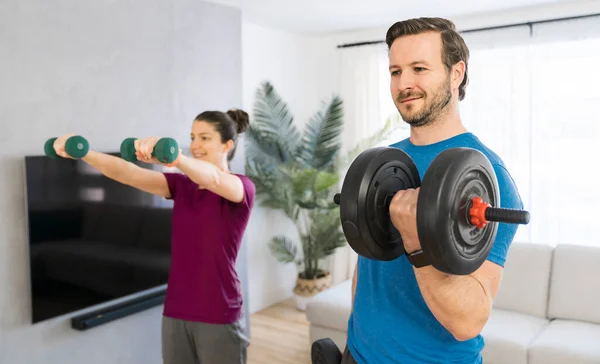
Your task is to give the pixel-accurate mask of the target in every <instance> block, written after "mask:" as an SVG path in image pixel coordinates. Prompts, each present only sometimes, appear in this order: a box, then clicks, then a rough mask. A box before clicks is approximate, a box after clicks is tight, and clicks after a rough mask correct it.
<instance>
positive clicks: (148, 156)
mask: <svg viewBox="0 0 600 364" xmlns="http://www.w3.org/2000/svg"><path fill="white" fill-rule="evenodd" d="M159 139H160V138H158V137H148V138H142V139H137V140H136V141H135V142H134V143H133V145H134V147H135V156H136V157H137V159H138V160H139V161H142V162H144V163H152V164H162V163H161V162H160V161H159V160H158V159H156V157H153V156H152V152H153V151H154V146H156V143H157V142H158V140H159Z"/></svg>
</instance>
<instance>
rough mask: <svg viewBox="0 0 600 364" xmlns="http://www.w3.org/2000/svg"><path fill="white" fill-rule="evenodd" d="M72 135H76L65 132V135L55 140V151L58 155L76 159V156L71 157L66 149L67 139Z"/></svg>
mask: <svg viewBox="0 0 600 364" xmlns="http://www.w3.org/2000/svg"><path fill="white" fill-rule="evenodd" d="M72 136H75V134H65V135H63V136H60V137H58V138H56V140H55V141H54V144H53V145H52V146H53V147H54V151H55V152H56V155H58V156H60V157H63V158H69V159H75V158H73V157H71V156H70V155H69V154H67V152H66V151H65V144H66V143H67V140H68V139H69V138H70V137H72Z"/></svg>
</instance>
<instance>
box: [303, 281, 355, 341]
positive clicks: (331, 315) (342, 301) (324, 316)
mask: <svg viewBox="0 0 600 364" xmlns="http://www.w3.org/2000/svg"><path fill="white" fill-rule="evenodd" d="M351 310H352V280H351V279H349V280H346V281H344V282H342V283H340V284H338V285H337V286H334V287H332V288H330V289H328V290H326V291H323V292H321V293H319V294H318V295H316V296H315V297H313V299H312V300H310V301H309V302H308V304H307V305H306V318H307V319H308V321H309V322H310V323H311V324H313V325H318V326H321V327H324V328H329V329H334V330H339V331H343V332H346V331H348V319H349V318H350V311H351Z"/></svg>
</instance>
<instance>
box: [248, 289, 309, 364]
mask: <svg viewBox="0 0 600 364" xmlns="http://www.w3.org/2000/svg"><path fill="white" fill-rule="evenodd" d="M250 335H251V338H250V340H251V343H250V346H249V347H248V364H275V363H277V364H311V360H310V344H309V340H308V321H307V320H306V315H305V314H304V312H302V311H298V310H297V309H296V306H295V305H294V301H293V300H291V299H290V300H286V301H283V302H280V303H277V304H275V305H273V306H271V307H267V308H266V309H264V310H262V311H259V312H257V313H255V314H253V315H252V316H251V317H250Z"/></svg>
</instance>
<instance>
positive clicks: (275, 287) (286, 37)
mask: <svg viewBox="0 0 600 364" xmlns="http://www.w3.org/2000/svg"><path fill="white" fill-rule="evenodd" d="M315 44H316V40H313V39H310V38H307V37H303V36H297V35H294V34H290V33H286V32H282V31H278V30H275V29H271V28H265V27H261V26H259V25H255V24H251V23H246V22H244V23H243V24H242V80H243V81H242V82H243V92H242V94H243V105H244V108H245V109H246V110H247V111H248V112H249V113H252V109H253V105H254V100H255V97H254V96H255V93H256V90H257V89H258V87H259V86H260V84H261V83H262V82H263V81H269V82H271V83H272V84H273V86H274V87H275V89H276V91H277V92H278V93H279V94H280V95H281V96H282V97H283V99H284V100H285V101H286V102H287V104H288V106H289V108H290V111H291V112H292V114H293V115H294V119H295V122H296V125H297V127H298V128H299V130H302V128H303V126H304V124H305V123H306V121H307V120H308V118H309V117H310V115H311V114H312V113H313V112H314V111H316V108H317V107H318V105H319V102H320V97H321V96H322V94H320V93H319V92H318V90H317V87H316V81H315V80H316V74H317V69H318V68H317V65H316V64H315V62H313V61H312V57H313V53H314V49H315ZM279 234H283V235H288V236H290V237H291V238H293V239H297V238H298V235H297V232H296V230H295V225H294V224H293V223H292V222H291V221H290V220H289V219H287V218H286V217H285V215H284V214H283V213H281V212H279V211H273V210H268V209H265V208H262V207H260V206H256V207H255V208H254V210H253V212H252V218H251V221H250V223H249V226H248V230H247V232H246V236H247V244H248V272H249V273H248V279H249V289H248V290H249V295H250V312H251V313H252V312H256V311H259V310H261V309H263V308H265V307H267V306H269V305H271V304H273V303H275V302H278V301H281V300H283V299H285V298H287V297H289V296H290V295H291V293H292V289H293V287H294V283H295V278H296V273H297V272H296V267H295V266H294V265H293V264H287V265H283V264H281V263H279V262H277V261H276V260H275V258H273V256H272V255H271V253H270V251H269V249H268V243H269V240H270V239H271V237H272V236H275V235H279Z"/></svg>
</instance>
